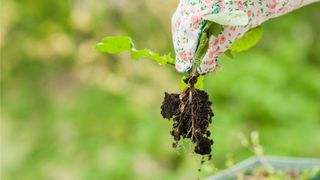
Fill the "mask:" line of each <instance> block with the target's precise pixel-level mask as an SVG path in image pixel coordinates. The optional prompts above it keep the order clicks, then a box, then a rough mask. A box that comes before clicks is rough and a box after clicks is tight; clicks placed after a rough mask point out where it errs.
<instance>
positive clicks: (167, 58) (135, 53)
mask: <svg viewBox="0 0 320 180" xmlns="http://www.w3.org/2000/svg"><path fill="white" fill-rule="evenodd" d="M131 57H132V58H133V59H134V60H139V59H140V58H149V59H152V60H155V61H157V62H158V63H159V64H161V65H164V64H174V61H175V60H174V59H173V58H171V54H170V53H169V54H167V55H164V56H160V55H159V54H158V53H155V52H153V51H151V50H150V49H142V50H135V49H132V50H131Z"/></svg>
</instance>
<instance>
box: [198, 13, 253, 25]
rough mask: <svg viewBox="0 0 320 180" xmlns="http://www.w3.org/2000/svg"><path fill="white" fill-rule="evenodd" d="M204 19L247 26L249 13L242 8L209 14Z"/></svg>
mask: <svg viewBox="0 0 320 180" xmlns="http://www.w3.org/2000/svg"><path fill="white" fill-rule="evenodd" d="M203 19H204V20H208V21H212V22H215V23H218V24H221V25H228V26H245V25H247V24H248V22H249V17H248V15H247V13H246V12H244V11H241V10H235V11H231V12H223V13H217V14H209V15H206V16H204V17H203Z"/></svg>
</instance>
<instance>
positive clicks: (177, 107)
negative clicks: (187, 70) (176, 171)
mask: <svg viewBox="0 0 320 180" xmlns="http://www.w3.org/2000/svg"><path fill="white" fill-rule="evenodd" d="M197 78H198V76H193V77H189V78H187V79H186V80H185V82H186V83H187V85H188V86H187V88H186V89H185V90H184V91H183V92H182V93H180V94H169V93H165V97H164V101H163V103H162V106H161V114H162V116H163V118H165V119H173V126H172V130H171V132H170V133H171V135H172V136H173V138H174V143H173V147H177V146H178V143H179V141H180V140H181V139H182V138H183V139H185V138H188V139H190V140H191V141H192V142H193V143H194V144H195V148H194V152H195V153H197V154H200V155H209V159H210V158H211V146H212V144H213V140H212V139H210V134H211V133H210V131H209V130H208V127H209V125H210V124H211V123H212V117H213V116H214V114H213V112H212V109H211V105H212V103H211V101H210V100H209V97H208V94H207V93H206V92H205V91H202V90H199V89H196V88H195V87H194V84H196V82H197Z"/></svg>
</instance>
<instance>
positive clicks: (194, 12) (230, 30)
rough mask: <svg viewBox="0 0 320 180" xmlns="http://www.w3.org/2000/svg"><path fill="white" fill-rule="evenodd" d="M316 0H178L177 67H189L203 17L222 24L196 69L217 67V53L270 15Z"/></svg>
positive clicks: (175, 22)
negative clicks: (221, 28) (220, 29)
mask: <svg viewBox="0 0 320 180" xmlns="http://www.w3.org/2000/svg"><path fill="white" fill-rule="evenodd" d="M317 1H319V0H180V3H179V5H178V8H177V10H176V12H175V13H174V15H173V17H172V34H173V44H174V49H175V52H176V70H177V71H178V72H187V71H189V70H190V69H191V68H192V66H193V64H194V56H195V53H196V50H197V46H198V42H199V38H200V36H201V33H202V29H203V27H204V25H205V22H206V21H212V22H215V23H218V24H221V25H223V30H222V32H220V34H219V35H217V37H216V36H213V35H212V36H210V38H209V46H208V50H207V52H206V54H205V55H204V57H203V59H202V61H201V63H200V65H199V67H197V70H198V72H199V73H201V74H203V73H207V72H210V71H213V70H214V69H215V68H216V65H217V64H216V61H217V59H218V56H219V55H220V54H222V53H224V52H225V51H227V50H228V49H229V48H230V47H231V45H232V43H233V42H234V41H235V40H237V39H239V38H241V37H242V36H243V35H244V34H245V33H246V32H247V31H248V30H250V29H252V28H254V27H257V26H259V25H260V24H262V23H263V22H265V21H267V20H269V19H270V18H274V17H278V16H281V15H284V14H286V13H288V12H291V11H293V10H296V9H298V8H300V7H303V6H305V5H307V4H310V3H313V2H317Z"/></svg>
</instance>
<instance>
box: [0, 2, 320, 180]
mask: <svg viewBox="0 0 320 180" xmlns="http://www.w3.org/2000/svg"><path fill="white" fill-rule="evenodd" d="M177 3H178V0H95V1H89V0H64V1H55V0H45V1H44V0H32V1H18V0H14V1H12V0H2V1H1V11H0V12H1V39H0V40H1V44H0V46H1V163H0V168H1V177H2V178H4V179H8V180H11V179H19V180H24V179H28V180H29V179H30V180H35V179H48V180H73V179H74V180H79V179H90V180H91V179H196V177H204V176H206V175H208V174H211V173H213V170H214V167H215V168H218V169H222V168H225V162H226V161H227V160H228V159H229V162H230V157H232V160H233V161H234V162H238V161H240V160H243V159H246V158H248V157H250V156H252V153H250V152H249V151H248V150H247V149H245V148H243V147H242V146H241V143H240V141H239V139H238V135H239V133H243V134H245V135H247V134H249V133H250V132H251V131H253V130H257V131H258V132H259V133H260V137H261V144H262V146H263V147H264V150H265V153H266V154H271V155H284V156H298V157H314V158H320V153H319V152H320V80H319V78H320V22H319V19H320V11H319V9H320V4H319V3H318V4H313V5H309V6H307V7H305V8H303V9H300V10H298V11H295V12H294V13H291V14H289V15H286V16H283V17H280V18H277V19H274V20H271V21H269V22H267V23H265V24H264V25H263V27H264V30H265V34H264V36H263V39H262V41H261V42H260V43H259V45H258V46H256V47H255V48H253V49H251V50H250V51H248V52H245V53H242V54H237V55H235V59H233V60H231V59H228V58H221V59H220V65H221V67H222V68H221V70H220V71H219V72H218V73H215V74H210V75H208V76H207V77H206V79H205V89H206V90H207V91H208V93H209V94H210V97H211V99H212V100H213V101H214V110H215V113H216V116H215V118H214V125H213V126H212V127H211V129H212V132H213V138H214V140H215V144H214V147H213V159H212V161H210V162H208V163H206V165H205V167H206V168H204V169H205V170H204V171H203V172H201V173H199V172H198V171H197V169H198V168H199V167H200V160H199V157H197V156H196V155H194V154H192V149H190V148H189V145H188V144H187V143H186V145H185V146H183V148H182V149H180V150H174V149H172V148H171V143H172V137H171V136H170V134H169V130H170V128H171V127H170V126H171V122H168V121H166V120H163V119H162V118H161V116H160V113H159V112H160V105H161V101H162V99H163V96H164V91H169V92H178V91H179V83H180V78H181V76H182V75H181V74H178V73H176V72H175V71H174V69H173V68H172V67H169V66H159V65H157V64H156V63H155V62H153V61H150V60H141V61H139V62H134V61H131V60H130V57H129V55H128V54H126V53H124V54H120V55H119V56H108V55H104V54H101V53H99V52H97V51H96V50H95V48H94V46H95V43H96V42H98V41H99V40H100V39H101V38H102V37H104V36H112V35H130V36H131V37H132V38H133V39H134V41H135V42H136V45H137V47H139V48H143V47H148V48H150V49H153V50H155V51H158V52H162V53H167V52H170V51H173V49H172V43H171V34H170V31H171V30H170V18H171V14H172V13H173V11H174V10H175V7H176V5H177ZM2 178H1V179H2Z"/></svg>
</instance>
